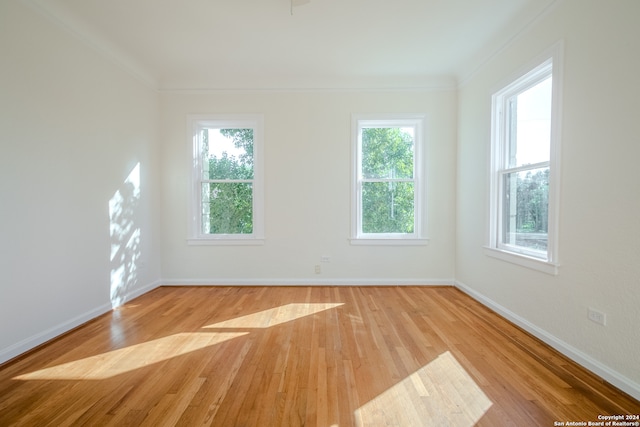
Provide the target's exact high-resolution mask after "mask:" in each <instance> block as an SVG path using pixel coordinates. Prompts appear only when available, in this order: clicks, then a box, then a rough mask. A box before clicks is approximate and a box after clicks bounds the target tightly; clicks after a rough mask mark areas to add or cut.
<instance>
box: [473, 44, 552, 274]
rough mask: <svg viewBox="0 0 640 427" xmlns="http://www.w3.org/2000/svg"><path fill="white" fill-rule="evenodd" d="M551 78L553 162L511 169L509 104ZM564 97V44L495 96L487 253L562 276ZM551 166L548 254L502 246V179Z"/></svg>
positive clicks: (546, 54)
mask: <svg viewBox="0 0 640 427" xmlns="http://www.w3.org/2000/svg"><path fill="white" fill-rule="evenodd" d="M549 75H550V76H551V78H552V89H551V91H552V93H551V134H550V153H549V161H548V162H541V163H538V164H535V165H526V166H523V167H515V168H509V167H507V164H506V162H507V159H506V156H505V151H506V150H507V147H506V146H507V144H508V143H509V142H508V136H507V133H508V131H507V120H506V114H505V112H506V108H507V101H508V99H509V98H510V97H512V96H513V95H515V94H518V93H521V92H523V91H525V90H527V89H528V88H531V87H533V86H535V85H536V84H538V83H540V82H541V81H543V80H544V79H546V78H548V77H549ZM561 94H562V44H561V43H558V44H557V45H555V46H553V47H552V48H551V49H549V50H548V51H547V52H545V53H544V54H543V55H541V56H540V57H538V58H536V59H535V60H534V61H532V62H531V63H530V64H529V65H528V66H527V67H526V68H525V69H524V71H523V72H520V73H518V74H517V77H516V78H513V79H510V82H509V83H508V84H506V85H503V87H502V89H500V90H498V91H496V92H495V93H494V94H493V96H492V103H491V105H492V108H491V174H490V203H489V227H488V244H487V246H486V247H485V249H486V250H485V253H486V254H487V255H489V256H492V257H495V258H498V259H501V260H503V261H507V262H511V263H514V264H518V265H521V266H524V267H527V268H532V269H535V270H538V271H542V272H545V273H549V274H553V275H555V274H558V267H559V260H558V223H559V199H560V194H559V192H560V134H561V132H560V125H561V111H562V109H561ZM547 166H548V167H549V209H548V231H547V251H546V253H544V252H542V251H534V250H527V249H526V248H522V247H518V246H514V245H508V244H503V243H501V239H500V235H501V233H502V226H503V218H502V215H503V214H502V213H501V212H503V208H502V200H503V197H502V192H503V188H502V186H503V179H502V176H503V175H504V174H505V173H509V172H512V173H513V172H518V171H520V170H527V169H530V168H538V167H547Z"/></svg>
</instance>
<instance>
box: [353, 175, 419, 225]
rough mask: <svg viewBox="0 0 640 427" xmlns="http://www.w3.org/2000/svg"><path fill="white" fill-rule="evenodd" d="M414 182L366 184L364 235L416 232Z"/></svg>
mask: <svg viewBox="0 0 640 427" xmlns="http://www.w3.org/2000/svg"><path fill="white" fill-rule="evenodd" d="M413 200H414V197H413V183H412V182H364V183H362V232H363V233H413V227H414V220H413V218H414V211H413Z"/></svg>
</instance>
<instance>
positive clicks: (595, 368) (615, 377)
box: [454, 281, 640, 400]
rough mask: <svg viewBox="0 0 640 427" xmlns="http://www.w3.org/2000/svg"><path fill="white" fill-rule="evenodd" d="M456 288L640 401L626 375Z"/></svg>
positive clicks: (470, 291) (638, 391)
mask: <svg viewBox="0 0 640 427" xmlns="http://www.w3.org/2000/svg"><path fill="white" fill-rule="evenodd" d="M454 286H455V287H456V288H458V289H460V290H461V291H462V292H464V293H466V294H467V295H469V296H470V297H472V298H473V299H475V300H477V301H478V302H480V303H481V304H483V305H485V306H487V307H489V308H490V309H492V310H493V311H495V312H496V313H498V314H500V315H501V316H503V317H504V318H506V319H507V320H509V321H510V322H512V323H514V324H515V325H517V326H519V327H521V328H522V329H524V330H525V331H527V332H529V333H530V334H531V335H533V336H535V337H536V338H538V339H540V340H542V341H544V342H545V343H546V344H548V345H549V346H551V347H553V348H554V349H556V350H558V351H559V352H560V353H562V354H563V355H565V356H567V357H568V358H569V359H571V360H573V361H574V362H576V363H578V364H579V365H581V366H583V367H584V368H586V369H587V370H589V371H591V372H593V373H594V374H596V375H598V376H599V377H600V378H602V379H604V380H605V381H607V382H609V383H610V384H612V385H613V386H615V387H617V388H619V389H620V390H622V391H624V392H625V393H627V394H629V395H630V396H633V397H634V398H635V399H638V400H640V384H638V383H636V382H635V381H633V380H631V379H629V378H627V377H625V376H624V375H622V374H620V373H619V372H617V371H615V370H613V369H611V368H610V367H608V366H606V365H604V364H603V363H601V362H599V361H597V360H595V359H594V358H593V357H591V356H589V355H588V354H586V353H584V352H582V351H580V350H578V349H577V348H575V347H573V346H571V345H570V344H567V343H566V342H564V341H562V340H561V339H559V338H557V337H555V336H554V335H551V334H550V333H549V332H547V331H545V330H544V329H541V328H539V327H538V326H536V325H534V324H533V323H531V322H529V321H528V320H526V319H524V318H523V317H520V316H518V315H517V314H515V313H514V312H512V311H510V310H508V309H507V308H505V307H503V306H501V305H500V304H498V303H497V302H495V301H493V300H492V299H490V298H487V297H486V296H484V295H482V294H481V293H479V292H476V291H475V290H473V289H472V288H470V287H469V286H467V285H465V284H464V283H461V282H459V281H455V283H454Z"/></svg>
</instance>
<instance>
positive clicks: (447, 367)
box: [355, 351, 492, 427]
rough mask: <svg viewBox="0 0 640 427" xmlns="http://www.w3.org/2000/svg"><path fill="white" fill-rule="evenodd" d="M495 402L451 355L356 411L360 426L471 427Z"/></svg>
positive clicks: (447, 354) (406, 379)
mask: <svg viewBox="0 0 640 427" xmlns="http://www.w3.org/2000/svg"><path fill="white" fill-rule="evenodd" d="M491 405H492V402H491V401H490V400H489V398H487V396H486V395H485V394H484V393H483V392H482V390H480V388H479V387H478V385H477V384H476V383H475V382H474V381H473V379H472V378H471V377H470V376H469V374H467V372H466V371H465V370H464V368H463V367H462V366H461V365H460V364H459V363H458V361H457V360H456V359H455V357H454V356H453V355H452V354H451V353H450V352H448V351H447V352H445V353H442V354H441V355H440V356H438V358H437V359H435V360H433V361H432V362H430V363H429V364H428V365H426V366H423V367H422V368H420V369H419V370H418V371H416V372H414V373H413V374H411V375H410V376H408V377H407V378H405V379H404V380H402V381H401V382H399V383H398V384H396V385H394V386H393V387H391V388H389V389H387V390H386V391H384V392H383V393H382V394H380V395H378V396H377V397H375V398H374V399H373V400H371V401H369V402H367V403H366V404H364V405H363V406H361V407H360V408H358V409H357V410H356V411H355V419H356V425H358V426H372V425H376V426H377V425H385V426H409V425H410V426H445V425H446V426H458V427H471V426H473V425H475V423H476V422H478V420H480V418H482V416H483V415H484V414H485V413H486V412H487V410H489V408H490V407H491Z"/></svg>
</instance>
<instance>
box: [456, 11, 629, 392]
mask: <svg viewBox="0 0 640 427" xmlns="http://www.w3.org/2000/svg"><path fill="white" fill-rule="evenodd" d="M638 16H640V2H637V1H635V0H617V1H615V2H602V1H599V0H588V1H587V0H566V1H560V2H559V4H558V6H557V7H556V8H555V10H553V11H552V12H551V13H549V14H548V15H546V16H544V17H542V18H541V19H540V20H539V21H538V22H537V23H536V24H535V25H533V26H532V27H531V28H529V30H528V31H526V32H525V33H523V34H521V36H520V37H518V38H517V39H516V40H514V41H513V43H511V44H510V45H509V46H508V47H507V48H506V49H504V50H503V51H502V52H501V53H499V54H498V55H497V56H495V57H494V58H493V59H491V60H490V61H489V62H488V63H486V64H485V66H484V67H483V68H481V69H480V71H479V72H477V73H476V74H475V75H474V76H473V78H472V79H471V80H470V81H468V82H466V83H465V84H464V85H463V87H462V88H461V90H460V94H459V107H458V108H459V123H458V130H459V145H458V153H457V154H458V166H457V181H458V197H457V200H458V204H457V256H456V279H457V280H458V281H459V282H460V284H461V286H463V287H466V289H467V291H469V292H470V293H472V294H474V295H475V296H476V297H478V298H480V299H481V300H483V301H485V302H486V303H488V304H490V305H492V306H493V307H494V308H497V309H498V310H501V311H502V312H503V313H505V314H507V315H508V316H510V317H511V318H512V319H514V320H516V321H517V322H519V323H520V324H521V325H524V326H526V327H527V328H528V329H529V330H531V331H533V332H535V333H537V334H538V335H539V336H541V337H543V338H545V339H546V340H547V341H549V342H552V343H553V344H554V345H556V346H557V347H559V348H561V349H563V351H565V353H567V354H570V355H571V356H572V357H574V358H576V359H577V360H578V361H580V362H581V363H583V364H585V365H587V366H588V367H590V368H591V369H593V370H595V371H596V372H597V373H599V374H600V375H602V376H603V377H605V379H608V380H610V381H611V382H613V383H614V384H617V385H618V386H620V387H621V388H623V389H625V390H626V391H628V392H630V393H632V394H634V395H635V396H636V397H638V396H640V385H639V384H640V368H639V364H638V361H639V359H638V355H639V354H640V333H638V328H639V325H640V197H639V194H640V192H639V190H638V173H637V171H638V166H637V165H638V159H639V158H640V140H639V135H640V120H638V118H639V117H640V102H639V99H640V86H639V85H638V83H637V78H638V76H639V75H640V55H638V52H639V51H640V27H639V26H638V25H637V17H638ZM561 39H564V43H565V44H564V52H565V54H564V91H563V103H564V106H563V111H562V114H563V122H562V129H563V132H562V142H561V144H562V159H561V165H562V183H561V207H560V209H561V210H560V240H559V256H560V263H561V267H560V273H559V274H558V275H557V276H551V275H548V274H544V273H540V272H537V271H532V270H528V269H526V268H522V267H518V266H515V265H512V264H509V263H505V262H503V261H500V260H496V259H493V258H489V257H487V256H486V255H484V254H483V250H482V247H483V245H485V244H486V243H487V239H486V229H487V224H488V219H487V216H488V207H487V200H488V195H489V192H488V191H489V189H488V186H487V185H488V178H489V175H488V173H489V172H488V163H489V150H490V142H489V136H490V123H489V122H490V115H491V112H490V107H491V93H492V91H493V90H496V89H499V85H500V84H501V83H506V82H507V80H506V79H508V77H509V76H511V75H512V73H514V72H516V71H517V70H518V69H520V68H521V67H522V66H523V65H525V64H526V63H527V62H529V61H530V60H531V59H532V58H534V57H535V56H536V55H538V54H539V53H541V52H542V51H544V50H545V49H546V48H548V47H550V46H551V45H552V44H554V43H555V42H557V41H559V40H561ZM588 307H593V308H596V309H598V310H601V311H603V312H605V313H606V315H607V325H606V326H604V327H603V326H600V325H598V324H596V323H593V322H591V321H589V320H587V308H588Z"/></svg>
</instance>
